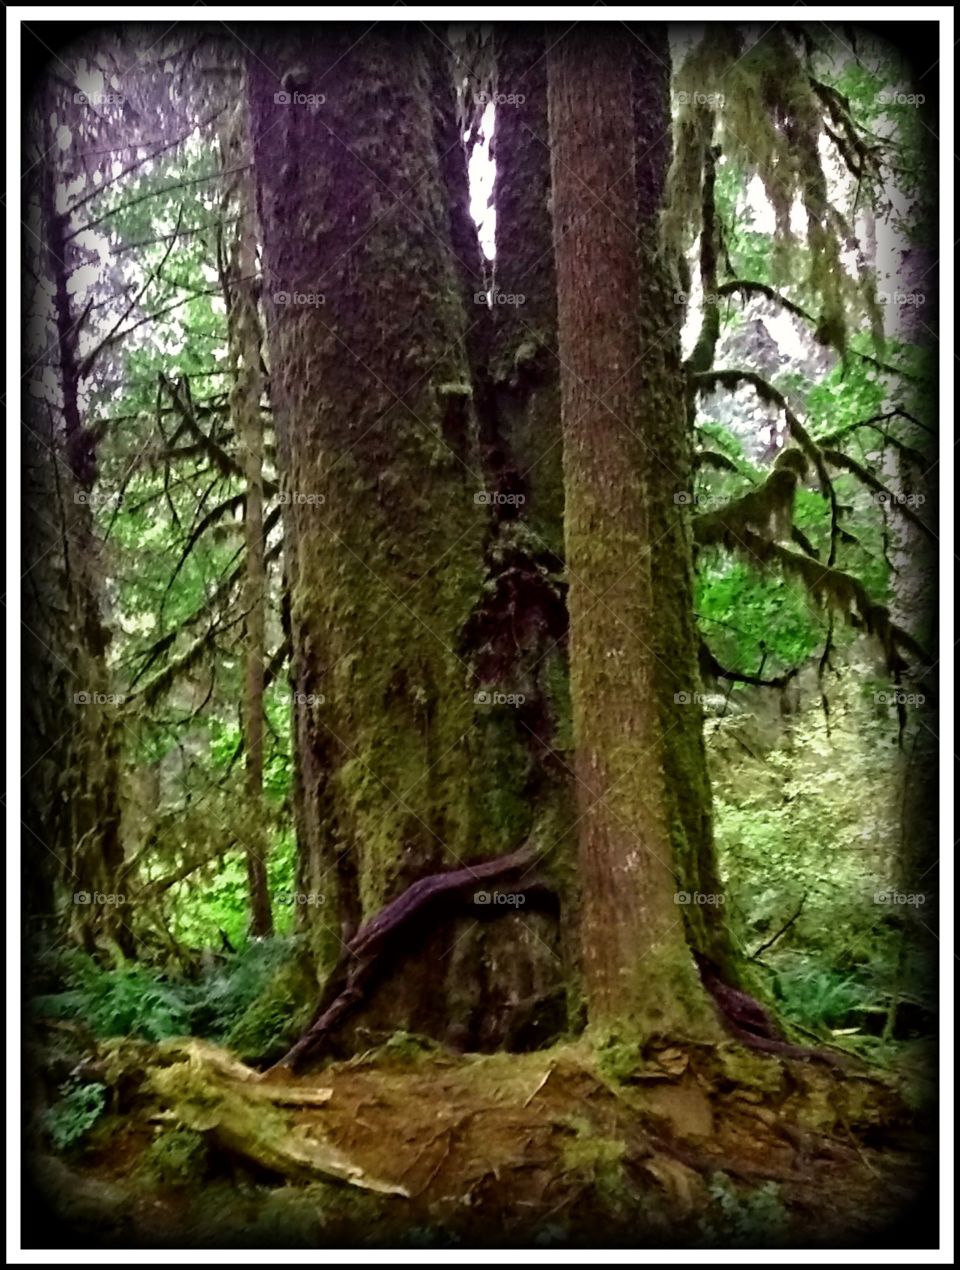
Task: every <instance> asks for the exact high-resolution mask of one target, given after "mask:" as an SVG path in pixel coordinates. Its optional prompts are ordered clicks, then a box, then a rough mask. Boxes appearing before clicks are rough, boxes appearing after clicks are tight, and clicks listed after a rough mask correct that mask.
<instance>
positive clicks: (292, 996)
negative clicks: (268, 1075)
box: [225, 957, 319, 1061]
mask: <svg viewBox="0 0 960 1270" xmlns="http://www.w3.org/2000/svg"><path fill="white" fill-rule="evenodd" d="M318 991H319V989H318V986H317V980H316V977H315V976H314V974H313V973H312V971H311V969H310V967H309V965H308V963H307V959H306V958H300V957H298V958H296V959H294V960H292V961H289V962H286V963H285V964H284V965H282V966H280V967H279V968H278V969H277V971H276V973H275V974H274V975H272V976H271V977H270V979H269V980H268V981H267V984H266V986H265V987H264V989H263V991H262V992H261V993H260V995H259V996H258V997H257V998H256V999H255V1000H254V1001H253V1002H252V1003H251V1004H250V1005H249V1006H248V1007H247V1009H246V1010H244V1012H243V1014H241V1016H240V1017H239V1019H237V1021H236V1023H234V1025H233V1027H232V1028H231V1029H230V1031H229V1033H228V1034H227V1037H226V1041H225V1043H226V1045H227V1046H228V1047H229V1048H230V1049H231V1050H233V1051H234V1052H235V1053H236V1054H238V1055H239V1056H240V1057H241V1058H245V1059H260V1058H262V1059H264V1060H266V1061H270V1060H271V1059H276V1058H279V1057H280V1056H281V1055H282V1054H283V1053H284V1052H285V1051H286V1050H287V1049H288V1048H289V1047H290V1045H292V1044H293V1042H294V1041H295V1040H296V1039H297V1037H298V1036H299V1035H300V1033H301V1032H302V1031H303V1029H304V1027H305V1026H306V1024H307V1020H308V1019H309V1017H310V1014H311V1012H312V1010H313V1009H314V1007H315V1006H316V1002H317V995H318Z"/></svg>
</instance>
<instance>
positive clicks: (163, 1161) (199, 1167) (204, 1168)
mask: <svg viewBox="0 0 960 1270" xmlns="http://www.w3.org/2000/svg"><path fill="white" fill-rule="evenodd" d="M142 1168H143V1170H144V1172H145V1173H146V1174H147V1175H148V1176H149V1177H151V1178H155V1179H156V1180H157V1181H158V1182H162V1183H164V1184H165V1185H167V1186H190V1185H193V1184H194V1183H196V1182H200V1181H202V1180H203V1179H204V1178H205V1177H206V1175H207V1172H208V1169H209V1152H208V1148H207V1140H206V1138H205V1137H204V1135H203V1134H202V1133H197V1132H196V1131H195V1130H193V1129H165V1130H163V1131H162V1132H161V1133H160V1134H159V1135H158V1136H157V1137H156V1138H155V1139H154V1141H153V1142H152V1143H151V1144H150V1146H149V1147H148V1148H147V1150H146V1152H145V1153H144V1155H143V1159H142Z"/></svg>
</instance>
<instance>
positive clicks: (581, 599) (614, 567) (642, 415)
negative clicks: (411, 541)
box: [548, 28, 709, 1034]
mask: <svg viewBox="0 0 960 1270" xmlns="http://www.w3.org/2000/svg"><path fill="white" fill-rule="evenodd" d="M548 65H549V102H550V138H551V153H552V178H553V215H554V244H555V253H556V268H557V286H558V297H559V302H558V327H559V346H560V350H559V355H560V362H561V391H562V401H563V438H564V440H563V446H564V449H563V453H564V486H565V506H566V558H567V568H568V571H569V575H570V596H569V605H570V627H571V636H570V669H571V696H572V700H573V717H574V739H575V744H576V751H577V759H576V775H577V784H578V790H577V794H578V800H579V805H580V820H579V835H580V855H579V858H580V876H581V884H582V887H583V913H582V927H583V948H584V974H585V980H586V987H587V999H588V1009H589V1013H590V1017H591V1019H592V1021H594V1022H595V1023H598V1024H622V1023H625V1022H627V1021H628V1020H629V1022H630V1024H631V1025H632V1026H633V1027H636V1028H637V1029H639V1030H641V1031H658V1032H678V1033H681V1034H682V1033H684V1032H687V1031H688V1030H690V1029H698V1030H699V1029H700V1028H701V1027H703V1026H704V1020H705V1018H707V1017H708V1010H709V1006H708V1004H707V1001H706V997H705V994H703V993H702V991H701V990H700V987H699V984H698V981H697V975H696V968H695V965H694V962H693V958H692V956H691V954H690V950H689V948H688V946H687V943H686V939H685V934H684V928H683V921H682V917H681V910H680V908H679V907H678V905H677V903H676V901H675V892H676V889H677V886H676V882H675V872H674V867H673V862H672V859H671V844H670V838H669V834H668V828H667V826H668V813H667V807H666V801H665V788H664V776H663V771H662V760H661V756H660V753H659V751H658V743H657V731H658V724H659V716H658V710H657V687H656V675H655V672H654V665H655V662H654V657H655V655H656V654H655V651H654V644H655V641H656V632H657V627H656V625H655V619H654V616H653V614H654V611H655V606H656V603H657V598H658V597H657V596H656V594H655V593H654V591H653V589H652V582H651V555H652V548H653V547H654V546H657V545H658V544H655V543H654V541H653V539H652V538H651V519H652V517H651V507H652V506H655V500H656V497H657V493H658V492H661V491H662V490H663V482H662V481H660V482H658V484H657V485H656V486H654V488H653V490H651V488H650V486H649V485H648V483H647V480H646V473H647V472H648V470H649V468H650V464H651V457H650V456H651V454H652V453H653V444H655V443H656V440H657V433H656V431H655V430H654V427H653V426H652V425H653V421H654V419H655V418H656V416H657V415H658V414H659V413H660V412H661V411H664V410H673V407H672V406H671V404H670V403H671V398H675V397H676V395H677V387H678V385H677V382H676V379H675V378H671V376H670V375H669V374H667V373H665V368H664V367H663V364H662V362H661V361H660V360H659V359H657V360H653V359H652V358H651V353H655V349H656V341H657V339H658V338H659V330H658V324H657V322H656V318H655V316H654V312H655V306H654V305H651V306H650V308H648V310H647V316H646V318H645V319H644V320H643V321H638V315H639V313H640V306H641V303H642V302H643V299H644V297H643V292H642V290H641V286H642V283H644V282H646V278H645V277H644V278H643V279H641V274H640V264H641V259H644V257H641V256H639V255H638V251H637V218H638V215H639V216H640V217H641V218H642V229H641V233H642V236H644V237H647V236H648V235H649V232H650V226H651V222H652V221H653V220H654V219H655V217H656V213H657V211H658V206H659V199H658V191H657V189H656V185H655V184H654V183H651V185H650V186H649V187H648V186H647V184H646V183H645V182H643V181H640V182H639V183H637V182H636V181H635V174H636V173H637V141H636V138H635V135H634V122H635V119H636V117H638V116H639V115H640V114H641V113H642V111H643V109H644V107H646V108H647V109H649V108H650V106H651V105H652V106H653V107H654V109H655V110H657V108H659V109H658V113H657V114H655V115H654V118H657V117H660V118H662V117H663V108H662V101H658V94H659V95H660V97H661V98H662V95H663V94H664V92H665V88H666V85H665V82H664V80H663V77H662V76H661V75H660V74H659V73H658V72H657V70H656V54H655V53H654V52H653V51H651V50H644V49H641V50H640V51H639V52H635V51H634V49H633V48H632V47H631V46H629V45H628V44H626V43H625V42H624V41H623V39H622V38H621V36H620V35H619V33H617V34H614V33H612V32H610V31H609V30H606V29H603V28H591V29H590V30H589V31H588V32H587V33H586V34H580V33H578V40H577V42H576V44H574V42H573V41H571V40H569V39H566V40H560V41H558V42H557V44H555V45H554V46H553V47H552V48H551V50H550V53H549V56H548ZM625 84H626V85H629V86H630V92H628V93H626V94H625V93H624V91H623V86H624V85H625ZM632 93H633V94H636V97H635V98H634V97H632V96H631V94H632ZM635 110H636V112H637V114H636V115H635V113H634V111H635ZM638 193H639V195H640V198H639V199H638ZM646 259H649V256H647V257H646ZM674 413H675V412H674ZM681 424H682V417H681ZM651 442H653V444H651Z"/></svg>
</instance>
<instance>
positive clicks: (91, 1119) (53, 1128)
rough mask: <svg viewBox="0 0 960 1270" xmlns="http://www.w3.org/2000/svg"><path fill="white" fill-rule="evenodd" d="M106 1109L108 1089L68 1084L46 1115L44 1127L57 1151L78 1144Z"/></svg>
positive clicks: (82, 1084)
mask: <svg viewBox="0 0 960 1270" xmlns="http://www.w3.org/2000/svg"><path fill="white" fill-rule="evenodd" d="M106 1105H107V1087H106V1085H101V1084H100V1083H99V1082H98V1081H90V1082H86V1083H84V1082H81V1081H77V1080H68V1081H67V1082H66V1084H64V1085H61V1086H60V1098H59V1099H58V1100H57V1101H56V1102H55V1103H54V1104H53V1106H52V1107H48V1108H47V1110H46V1112H45V1113H44V1125H45V1127H46V1129H47V1132H48V1133H49V1134H50V1140H51V1141H52V1143H53V1145H54V1146H55V1147H56V1148H57V1150H58V1151H65V1150H66V1149H67V1148H68V1147H72V1146H74V1145H75V1143H77V1142H79V1141H80V1139H81V1138H83V1137H84V1136H85V1135H86V1134H87V1133H88V1132H89V1131H90V1129H92V1128H93V1126H94V1125H95V1124H96V1122H97V1121H98V1120H99V1119H100V1116H101V1115H102V1114H103V1110H104V1108H105V1107H106Z"/></svg>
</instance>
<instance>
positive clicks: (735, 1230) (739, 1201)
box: [700, 1173, 786, 1247]
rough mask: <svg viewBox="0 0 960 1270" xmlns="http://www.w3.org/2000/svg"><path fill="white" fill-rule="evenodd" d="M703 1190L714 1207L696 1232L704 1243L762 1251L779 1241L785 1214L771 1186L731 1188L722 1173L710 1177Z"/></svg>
mask: <svg viewBox="0 0 960 1270" xmlns="http://www.w3.org/2000/svg"><path fill="white" fill-rule="evenodd" d="M707 1190H708V1192H709V1194H710V1198H711V1199H712V1200H713V1202H714V1207H713V1208H712V1209H711V1210H710V1214H709V1215H708V1216H707V1217H705V1218H703V1219H701V1221H700V1232H701V1234H702V1235H703V1236H704V1238H705V1239H707V1240H708V1242H710V1243H717V1244H733V1245H734V1246H735V1247H757V1246H760V1247H765V1246H768V1245H770V1244H776V1243H778V1242H779V1241H780V1240H781V1239H782V1237H783V1234H784V1230H785V1227H786V1212H785V1210H784V1207H783V1202H782V1200H781V1198H780V1188H779V1187H778V1186H777V1184H776V1183H775V1182H765V1183H764V1184H763V1186H758V1187H755V1188H753V1189H743V1188H738V1187H736V1186H734V1184H733V1183H732V1182H731V1181H730V1178H729V1177H728V1176H727V1175H726V1173H714V1174H713V1176H712V1177H711V1179H710V1181H709V1183H708V1185H707Z"/></svg>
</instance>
